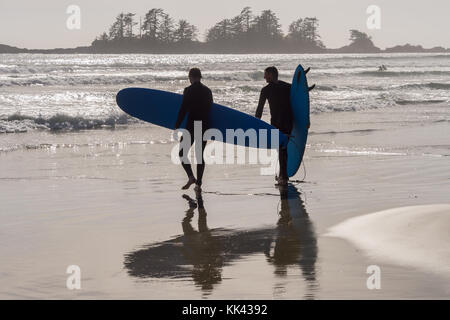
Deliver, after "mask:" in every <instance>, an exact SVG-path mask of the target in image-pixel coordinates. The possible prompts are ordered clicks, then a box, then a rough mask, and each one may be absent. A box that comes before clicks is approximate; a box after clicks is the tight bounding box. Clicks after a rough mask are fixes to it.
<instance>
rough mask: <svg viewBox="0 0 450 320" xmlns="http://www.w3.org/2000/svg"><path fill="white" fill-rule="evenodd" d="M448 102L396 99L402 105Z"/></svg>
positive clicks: (442, 101) (441, 101)
mask: <svg viewBox="0 0 450 320" xmlns="http://www.w3.org/2000/svg"><path fill="white" fill-rule="evenodd" d="M444 102H447V100H403V99H399V100H395V103H396V104H398V105H401V106H405V105H418V104H419V105H420V104H438V103H444Z"/></svg>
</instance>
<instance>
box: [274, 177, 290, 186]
mask: <svg viewBox="0 0 450 320" xmlns="http://www.w3.org/2000/svg"><path fill="white" fill-rule="evenodd" d="M287 184H288V180H287V179H284V178H281V177H280V178H278V182H277V183H275V185H276V186H278V187H286V186H287Z"/></svg>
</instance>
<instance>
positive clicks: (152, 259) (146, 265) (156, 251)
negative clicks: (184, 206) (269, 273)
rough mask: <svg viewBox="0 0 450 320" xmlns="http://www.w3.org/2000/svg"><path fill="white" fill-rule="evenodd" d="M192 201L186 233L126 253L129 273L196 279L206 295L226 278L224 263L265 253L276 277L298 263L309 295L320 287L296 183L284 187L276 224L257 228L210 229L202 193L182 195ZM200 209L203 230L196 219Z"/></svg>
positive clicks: (309, 226)
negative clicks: (223, 272)
mask: <svg viewBox="0 0 450 320" xmlns="http://www.w3.org/2000/svg"><path fill="white" fill-rule="evenodd" d="M183 197H184V198H185V199H186V200H187V202H188V205H189V209H188V210H187V211H186V214H185V217H184V219H183V221H182V228H183V235H181V236H178V237H176V238H174V239H171V240H168V241H164V242H160V243H154V244H149V245H146V246H145V247H144V248H143V249H140V250H137V251H134V252H131V253H128V254H126V255H125V262H124V264H125V267H126V269H127V271H128V274H129V275H131V276H133V277H138V278H167V279H180V278H192V279H193V280H194V283H195V284H196V285H197V286H198V287H199V288H201V290H203V291H204V293H205V294H209V293H211V292H212V290H213V289H214V287H215V286H216V285H217V284H219V283H220V282H221V281H222V270H223V267H225V266H228V265H232V264H233V262H236V261H237V260H239V259H242V258H244V257H247V256H249V255H253V254H258V253H263V254H264V255H265V256H266V260H267V262H268V263H269V264H271V265H273V266H274V274H275V276H276V277H286V275H287V273H288V268H289V267H291V266H298V267H299V268H300V269H301V273H302V276H303V279H304V280H305V282H306V284H307V290H306V291H307V292H306V295H305V297H306V298H313V297H314V291H315V289H316V288H317V286H318V285H317V281H316V260H317V253H318V249H317V239H316V235H315V232H314V227H313V224H312V222H311V221H310V220H309V217H308V214H307V212H306V209H305V206H304V203H303V201H302V199H301V197H300V193H299V192H298V190H297V188H296V187H295V186H293V185H289V186H288V187H285V188H280V198H281V200H280V206H279V209H280V211H279V220H278V223H277V227H276V228H265V229H256V230H230V229H223V228H217V229H209V228H208V226H207V212H206V209H205V206H204V203H203V198H202V197H201V195H199V196H198V197H197V199H196V200H194V199H192V198H190V197H189V196H188V195H184V196H183ZM195 210H197V211H198V230H195V228H194V227H193V226H192V220H193V217H194V214H195Z"/></svg>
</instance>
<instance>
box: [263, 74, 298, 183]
mask: <svg viewBox="0 0 450 320" xmlns="http://www.w3.org/2000/svg"><path fill="white" fill-rule="evenodd" d="M264 79H266V82H267V83H268V85H267V86H265V87H264V88H262V90H261V94H260V96H259V103H258V107H257V109H256V114H255V117H256V118H258V119H261V116H262V113H263V109H264V105H265V103H266V100H268V101H269V107H270V116H271V118H270V124H271V125H273V126H274V127H275V128H278V129H279V130H280V131H281V132H283V133H284V134H286V135H287V136H289V135H290V134H291V131H292V126H293V114H292V108H291V99H290V97H291V85H290V84H289V83H287V82H284V81H281V80H278V70H277V68H275V67H268V68H266V69H265V70H264ZM278 156H279V161H280V175H279V177H278V179H277V180H278V183H277V185H279V186H285V185H287V182H288V180H289V177H288V175H287V157H288V155H287V147H280V149H279V151H278Z"/></svg>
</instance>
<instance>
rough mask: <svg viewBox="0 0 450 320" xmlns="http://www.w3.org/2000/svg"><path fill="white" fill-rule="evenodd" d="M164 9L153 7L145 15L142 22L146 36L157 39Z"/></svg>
mask: <svg viewBox="0 0 450 320" xmlns="http://www.w3.org/2000/svg"><path fill="white" fill-rule="evenodd" d="M163 14H164V11H163V9H159V8H158V9H157V8H153V9H151V10H149V11H148V12H147V13H146V14H145V17H144V22H143V23H142V31H143V32H144V38H147V39H151V40H156V35H157V33H158V29H159V25H160V22H161V19H162V17H163Z"/></svg>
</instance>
